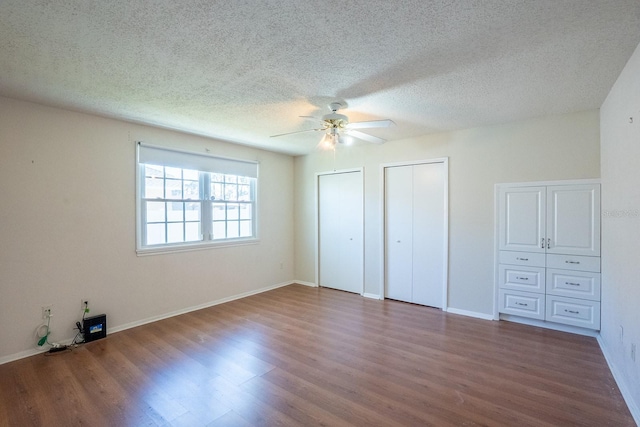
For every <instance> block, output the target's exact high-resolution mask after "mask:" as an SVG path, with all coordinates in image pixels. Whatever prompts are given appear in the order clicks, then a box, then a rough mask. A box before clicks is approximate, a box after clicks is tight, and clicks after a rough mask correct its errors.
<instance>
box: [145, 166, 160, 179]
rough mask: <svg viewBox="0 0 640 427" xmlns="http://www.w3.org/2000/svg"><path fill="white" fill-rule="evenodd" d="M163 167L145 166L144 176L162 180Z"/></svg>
mask: <svg viewBox="0 0 640 427" xmlns="http://www.w3.org/2000/svg"><path fill="white" fill-rule="evenodd" d="M163 173H164V172H163V167H162V166H156V165H144V176H149V177H153V178H162V177H163Z"/></svg>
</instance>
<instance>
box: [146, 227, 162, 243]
mask: <svg viewBox="0 0 640 427" xmlns="http://www.w3.org/2000/svg"><path fill="white" fill-rule="evenodd" d="M160 243H165V235H164V223H162V224H147V245H157V244H160Z"/></svg>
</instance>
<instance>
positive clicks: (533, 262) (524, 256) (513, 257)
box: [500, 251, 545, 267]
mask: <svg viewBox="0 0 640 427" xmlns="http://www.w3.org/2000/svg"><path fill="white" fill-rule="evenodd" d="M544 263H545V257H544V254H536V253H533V252H511V251H500V264H511V265H530V266H532V267H544V265H545V264H544Z"/></svg>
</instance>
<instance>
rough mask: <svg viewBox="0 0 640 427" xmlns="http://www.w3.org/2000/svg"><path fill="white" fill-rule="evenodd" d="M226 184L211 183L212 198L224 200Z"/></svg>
mask: <svg viewBox="0 0 640 427" xmlns="http://www.w3.org/2000/svg"><path fill="white" fill-rule="evenodd" d="M223 189H224V184H219V183H216V184H211V197H213V198H212V199H211V200H224V192H223Z"/></svg>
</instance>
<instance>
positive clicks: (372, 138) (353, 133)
mask: <svg viewBox="0 0 640 427" xmlns="http://www.w3.org/2000/svg"><path fill="white" fill-rule="evenodd" d="M348 134H349V135H351V136H352V137H354V138H358V139H362V140H364V141H367V142H373V143H374V144H384V143H385V142H387V140H386V139H382V138H378V137H377V136H373V135H369V134H367V133H364V132H360V131H358V130H349V132H348Z"/></svg>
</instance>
